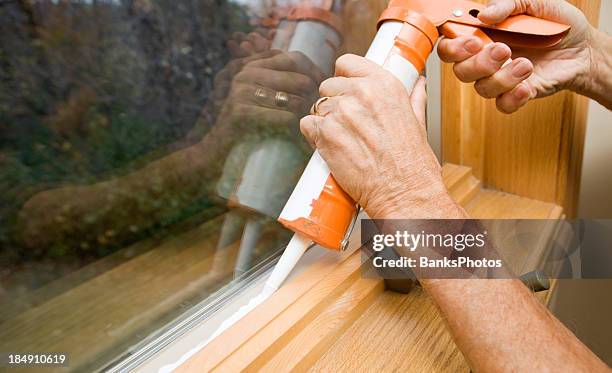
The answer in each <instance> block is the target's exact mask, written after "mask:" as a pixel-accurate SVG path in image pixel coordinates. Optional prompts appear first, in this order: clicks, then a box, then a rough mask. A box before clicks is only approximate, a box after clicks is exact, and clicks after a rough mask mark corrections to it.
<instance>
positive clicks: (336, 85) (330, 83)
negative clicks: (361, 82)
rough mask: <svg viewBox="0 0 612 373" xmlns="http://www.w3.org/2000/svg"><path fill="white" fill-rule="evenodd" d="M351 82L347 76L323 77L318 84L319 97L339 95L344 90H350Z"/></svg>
mask: <svg viewBox="0 0 612 373" xmlns="http://www.w3.org/2000/svg"><path fill="white" fill-rule="evenodd" d="M351 87H352V82H351V80H350V79H349V78H345V77H343V76H337V77H334V78H329V79H325V80H324V81H323V83H321V85H320V86H319V95H320V96H321V97H325V96H328V97H333V96H340V95H342V94H344V93H345V92H348V91H351Z"/></svg>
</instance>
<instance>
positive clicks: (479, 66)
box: [474, 55, 497, 75]
mask: <svg viewBox="0 0 612 373" xmlns="http://www.w3.org/2000/svg"><path fill="white" fill-rule="evenodd" d="M496 70H497V69H496V67H495V66H494V65H493V64H492V63H491V61H490V60H489V59H488V58H485V56H483V55H480V56H478V58H476V61H474V71H475V72H477V73H479V74H481V75H482V74H487V75H491V74H493V73H494V72H495V71H496Z"/></svg>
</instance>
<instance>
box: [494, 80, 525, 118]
mask: <svg viewBox="0 0 612 373" xmlns="http://www.w3.org/2000/svg"><path fill="white" fill-rule="evenodd" d="M531 91H532V90H531V88H530V87H529V84H528V83H527V82H522V83H520V84H519V85H517V86H516V87H514V89H512V90H511V91H510V92H507V93H504V94H503V95H501V96H499V97H498V98H497V100H496V101H495V104H496V105H497V109H498V110H499V111H501V112H502V113H506V114H511V113H514V112H515V111H517V110H518V109H520V108H521V107H522V106H523V105H525V104H526V103H527V101H529V100H530V99H531V98H532V97H535V95H533V94H532V93H531Z"/></svg>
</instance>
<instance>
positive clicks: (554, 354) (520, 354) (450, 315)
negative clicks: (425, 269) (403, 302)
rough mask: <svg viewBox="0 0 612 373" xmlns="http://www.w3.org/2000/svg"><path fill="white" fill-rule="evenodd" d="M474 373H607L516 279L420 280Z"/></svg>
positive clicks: (585, 348) (604, 367)
mask: <svg viewBox="0 0 612 373" xmlns="http://www.w3.org/2000/svg"><path fill="white" fill-rule="evenodd" d="M421 283H422V285H423V287H424V288H425V290H426V291H427V292H428V293H429V294H430V296H431V297H432V298H433V300H434V302H435V303H436V305H437V306H438V308H439V309H440V311H441V312H442V314H443V316H444V319H445V320H446V322H447V324H448V326H449V329H450V332H451V334H452V336H453V338H454V340H455V341H456V343H457V345H458V347H459V349H460V350H461V352H462V353H463V355H464V356H465V357H466V359H467V360H468V362H469V364H470V366H471V367H472V369H473V370H474V371H518V372H521V371H555V370H558V369H560V368H561V369H562V370H564V371H591V372H600V371H608V367H607V366H606V365H605V364H604V363H603V362H602V361H601V360H600V359H599V358H598V357H597V356H595V355H594V354H593V353H592V352H591V351H590V350H589V349H588V348H587V347H586V346H585V345H584V344H582V342H580V341H579V340H578V339H577V338H576V336H574V334H572V333H571V332H570V331H569V330H568V329H567V328H566V327H565V326H564V325H563V324H561V322H559V321H558V320H557V319H556V318H555V317H554V316H553V315H552V314H551V313H550V312H549V311H548V310H547V309H546V308H545V307H544V306H543V305H542V304H541V303H540V302H539V301H538V300H537V299H536V298H535V296H534V295H533V294H532V293H531V292H530V291H529V290H528V289H527V288H526V287H525V286H524V285H523V284H522V283H521V282H520V281H518V280H513V279H505V280H499V279H497V280H491V279H472V280H424V281H421Z"/></svg>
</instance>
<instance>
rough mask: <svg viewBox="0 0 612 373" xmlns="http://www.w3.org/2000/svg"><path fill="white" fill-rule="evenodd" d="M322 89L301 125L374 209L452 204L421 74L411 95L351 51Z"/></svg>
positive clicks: (418, 212) (403, 214)
mask: <svg viewBox="0 0 612 373" xmlns="http://www.w3.org/2000/svg"><path fill="white" fill-rule="evenodd" d="M319 92H320V95H321V96H322V97H323V96H328V97H330V98H329V99H328V100H326V101H323V102H322V103H321V104H320V105H319V107H318V111H319V116H317V115H309V116H306V117H304V118H303V119H302V120H301V122H300V127H301V130H302V133H303V134H304V136H305V137H306V139H307V140H308V141H309V143H310V144H311V145H312V146H314V147H316V148H317V149H318V150H319V152H320V153H321V156H322V157H323V158H324V159H325V160H326V162H327V163H328V165H329V167H330V169H331V171H332V174H333V175H334V177H335V178H336V181H337V182H338V183H339V184H340V186H341V187H342V188H343V189H344V190H345V191H346V192H347V193H348V194H349V195H350V196H351V197H353V199H354V200H355V201H357V202H358V203H359V204H360V205H361V206H362V207H363V208H364V209H365V210H366V212H367V213H368V214H369V215H370V217H372V218H377V217H378V218H393V217H395V218H429V217H436V213H437V211H436V209H437V208H439V207H441V206H445V207H448V206H451V205H454V203H453V202H452V200H451V199H450V197H449V195H448V192H447V191H446V189H445V187H444V185H443V183H442V176H441V174H440V165H439V164H438V161H437V160H436V158H435V156H434V154H433V152H432V150H431V148H430V146H429V144H428V143H427V133H426V131H425V105H426V100H427V97H426V93H425V80H424V79H423V78H421V80H419V82H418V83H417V85H416V87H415V88H414V92H413V94H412V97H410V96H409V95H408V93H407V92H406V89H405V88H404V86H403V85H402V84H401V82H400V81H399V80H398V79H397V78H395V77H394V76H393V75H392V74H391V73H389V72H388V71H386V70H384V69H382V68H381V67H380V66H378V65H377V64H375V63H374V62H371V61H369V60H367V59H365V58H363V57H359V56H355V55H350V54H347V55H344V56H342V57H340V58H339V59H338V60H337V62H336V77H334V78H330V79H327V80H325V81H324V82H323V83H322V84H321V86H320V87H319ZM438 217H443V216H438Z"/></svg>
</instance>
